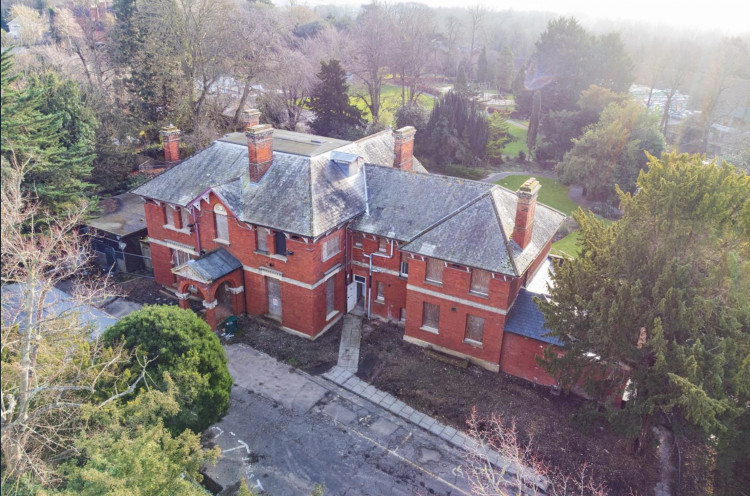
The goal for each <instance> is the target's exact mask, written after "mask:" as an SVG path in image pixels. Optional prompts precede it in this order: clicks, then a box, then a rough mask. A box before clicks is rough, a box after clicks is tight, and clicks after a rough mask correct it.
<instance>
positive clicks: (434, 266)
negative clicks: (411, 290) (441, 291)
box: [425, 258, 443, 283]
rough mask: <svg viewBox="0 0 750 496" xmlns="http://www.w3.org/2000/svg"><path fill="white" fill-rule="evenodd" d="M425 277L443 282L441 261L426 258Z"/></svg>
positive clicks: (432, 280) (431, 280)
mask: <svg viewBox="0 0 750 496" xmlns="http://www.w3.org/2000/svg"><path fill="white" fill-rule="evenodd" d="M425 279H427V280H428V281H430V282H439V283H442V282H443V262H442V261H441V260H436V259H434V258H428V259H427V272H426V274H425Z"/></svg>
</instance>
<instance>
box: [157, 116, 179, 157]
mask: <svg viewBox="0 0 750 496" xmlns="http://www.w3.org/2000/svg"><path fill="white" fill-rule="evenodd" d="M159 134H160V135H161V139H162V144H163V145H164V161H165V162H166V163H167V164H168V165H171V164H174V163H175V162H179V161H180V130H179V129H177V128H176V127H175V126H174V124H170V125H169V126H167V127H164V128H162V129H161V131H159Z"/></svg>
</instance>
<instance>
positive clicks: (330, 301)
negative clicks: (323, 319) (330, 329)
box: [326, 277, 336, 314]
mask: <svg viewBox="0 0 750 496" xmlns="http://www.w3.org/2000/svg"><path fill="white" fill-rule="evenodd" d="M335 288H336V280H335V278H333V277H329V278H328V280H327V281H326V314H330V313H331V312H333V310H334V308H335V305H334V303H335V298H334V296H335Z"/></svg>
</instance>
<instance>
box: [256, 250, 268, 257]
mask: <svg viewBox="0 0 750 496" xmlns="http://www.w3.org/2000/svg"><path fill="white" fill-rule="evenodd" d="M253 253H255V254H256V255H265V256H268V252H267V251H263V250H255V251H253Z"/></svg>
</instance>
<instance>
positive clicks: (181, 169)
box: [133, 141, 248, 207]
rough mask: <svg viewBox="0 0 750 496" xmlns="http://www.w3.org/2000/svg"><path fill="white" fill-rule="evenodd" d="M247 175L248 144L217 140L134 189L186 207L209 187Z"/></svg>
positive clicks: (135, 191)
mask: <svg viewBox="0 0 750 496" xmlns="http://www.w3.org/2000/svg"><path fill="white" fill-rule="evenodd" d="M243 174H244V175H247V174H248V158H247V146H240V145H236V144H233V143H228V142H225V141H214V142H213V143H212V144H211V146H209V147H208V148H206V149H205V150H203V151H200V152H198V153H196V154H195V155H193V156H192V157H189V158H187V159H185V160H183V161H182V162H181V163H180V164H178V165H175V166H174V167H172V168H171V169H167V170H166V171H164V172H162V173H161V174H159V175H158V176H156V177H155V178H153V179H152V180H151V181H149V182H147V183H146V184H143V185H141V186H139V187H138V188H136V189H134V190H133V193H134V194H136V195H140V196H144V197H146V198H152V199H154V200H159V201H163V202H167V203H171V204H174V205H180V206H183V207H184V206H186V205H187V204H188V203H190V202H191V201H192V200H194V199H195V198H196V197H197V196H199V195H200V194H201V193H203V192H204V191H205V190H206V189H208V188H210V187H212V186H215V185H219V184H224V183H227V182H229V181H231V180H233V179H236V178H238V177H241V176H242V175H243Z"/></svg>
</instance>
